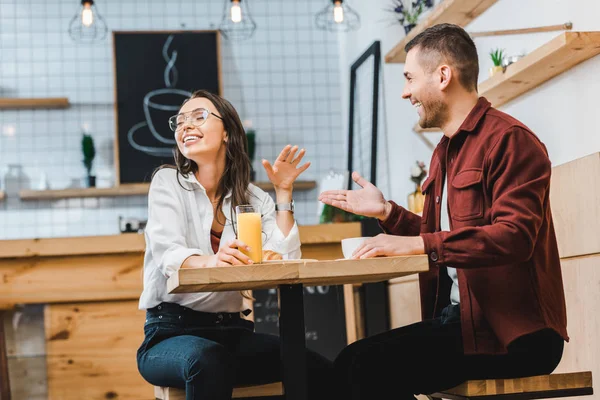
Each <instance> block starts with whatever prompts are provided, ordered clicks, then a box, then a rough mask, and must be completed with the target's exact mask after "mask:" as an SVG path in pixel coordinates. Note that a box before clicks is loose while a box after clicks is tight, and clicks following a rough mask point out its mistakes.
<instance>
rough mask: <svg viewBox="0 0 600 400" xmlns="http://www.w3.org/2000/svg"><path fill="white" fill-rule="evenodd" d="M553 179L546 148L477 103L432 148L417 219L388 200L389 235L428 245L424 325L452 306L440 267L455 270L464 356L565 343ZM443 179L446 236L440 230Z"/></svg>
mask: <svg viewBox="0 0 600 400" xmlns="http://www.w3.org/2000/svg"><path fill="white" fill-rule="evenodd" d="M550 173H551V164H550V160H549V158H548V154H547V151H546V148H545V146H544V145H543V144H542V142H541V141H540V140H539V139H538V138H537V137H536V136H535V135H534V134H533V133H532V132H531V131H530V130H529V128H527V127H526V126H525V125H523V124H522V123H521V122H519V121H518V120H516V119H515V118H512V117H511V116H509V115H507V114H505V113H503V112H500V111H498V110H496V109H494V108H492V107H491V105H490V103H489V102H488V101H487V100H486V99H485V98H483V97H482V98H480V99H479V101H478V102H477V105H476V106H475V107H474V108H473V110H472V111H471V113H470V114H469V116H468V117H467V118H466V119H465V121H464V122H463V124H462V125H461V127H460V128H459V130H458V132H457V133H456V134H455V135H454V136H453V137H452V138H451V139H449V138H448V137H446V136H444V137H443V138H442V140H441V141H440V143H439V144H438V146H437V147H436V149H435V150H434V153H433V156H432V159H431V163H430V172H429V177H428V178H427V179H426V180H425V182H424V183H423V186H422V187H423V192H424V193H425V194H426V196H425V207H424V209H423V216H422V217H420V216H418V215H415V214H413V213H411V212H409V211H407V210H406V209H404V208H403V207H400V206H398V205H397V204H395V203H392V204H393V209H392V213H391V215H390V216H389V218H388V219H387V220H386V221H384V222H382V226H383V228H384V229H385V230H386V232H388V233H391V234H394V235H404V236H417V235H419V234H420V235H421V236H422V238H423V241H424V242H425V252H426V254H427V255H428V256H429V267H430V270H429V271H428V272H425V273H422V274H420V276H419V283H420V290H421V313H422V317H423V318H424V319H428V318H434V317H437V316H439V315H440V312H441V310H442V309H443V308H444V307H445V306H446V305H448V304H449V303H450V289H451V286H452V281H451V279H450V278H449V277H448V276H447V273H446V266H450V267H454V268H456V269H457V274H458V282H459V291H460V311H461V322H462V336H463V344H464V351H465V354H500V353H506V351H507V346H508V345H509V344H510V343H511V342H512V341H514V340H515V339H517V338H518V337H520V336H522V335H525V334H528V333H532V332H535V331H538V330H540V329H544V328H551V329H553V330H555V331H556V332H558V333H559V334H560V335H561V336H562V337H563V338H564V339H565V340H568V336H567V328H566V326H567V316H566V306H565V296H564V290H563V281H562V274H561V268H560V258H559V255H558V247H557V244H556V236H555V234H554V226H553V222H552V214H551V211H550V203H549V193H550ZM444 176H447V177H448V188H447V196H448V214H449V220H450V228H451V230H450V231H449V232H447V231H446V232H441V231H440V216H441V212H440V206H441V204H440V203H441V202H440V195H441V193H442V185H443V183H444V182H443V181H444Z"/></svg>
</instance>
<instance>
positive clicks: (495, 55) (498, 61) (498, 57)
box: [490, 49, 504, 77]
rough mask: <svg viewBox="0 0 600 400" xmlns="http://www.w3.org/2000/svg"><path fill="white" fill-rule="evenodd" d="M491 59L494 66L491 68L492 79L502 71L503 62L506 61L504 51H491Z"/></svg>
mask: <svg viewBox="0 0 600 400" xmlns="http://www.w3.org/2000/svg"><path fill="white" fill-rule="evenodd" d="M490 57H491V58H492V62H493V63H494V66H493V67H491V68H490V77H491V76H494V75H495V74H497V73H498V72H501V71H502V69H503V68H502V62H503V61H504V50H503V49H494V50H492V51H490Z"/></svg>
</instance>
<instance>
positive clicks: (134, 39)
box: [113, 31, 221, 184]
mask: <svg viewBox="0 0 600 400" xmlns="http://www.w3.org/2000/svg"><path fill="white" fill-rule="evenodd" d="M113 46H114V57H115V63H114V65H115V96H116V99H115V104H116V105H115V107H116V118H117V132H116V138H115V160H116V161H117V183H119V184H126V183H142V182H148V181H149V180H150V177H151V175H152V172H153V171H154V169H155V168H156V167H158V166H160V165H162V164H165V163H169V164H172V163H173V155H172V149H173V147H174V145H175V139H174V137H173V132H172V131H171V130H170V129H169V124H168V119H169V117H170V116H171V115H174V114H177V111H178V110H179V108H180V107H181V104H182V103H183V101H184V100H185V99H186V98H187V97H189V95H190V94H191V92H193V91H194V90H198V89H205V90H209V91H211V92H213V93H217V94H220V84H221V79H220V68H219V33H218V32H217V31H183V32H181V31H178V32H162V31H161V32H114V33H113Z"/></svg>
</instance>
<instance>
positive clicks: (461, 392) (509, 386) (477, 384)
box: [428, 371, 594, 400]
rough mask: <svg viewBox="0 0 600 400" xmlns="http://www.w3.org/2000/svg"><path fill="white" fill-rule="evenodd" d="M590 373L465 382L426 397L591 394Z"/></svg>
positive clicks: (518, 399) (518, 398)
mask: <svg viewBox="0 0 600 400" xmlns="http://www.w3.org/2000/svg"><path fill="white" fill-rule="evenodd" d="M593 393H594V390H593V389H592V373H591V372H589V371H587V372H574V373H569V374H552V375H540V376H532V377H529V378H517V379H487V380H477V381H467V382H465V383H463V384H462V385H459V386H457V387H455V388H453V389H448V390H445V391H443V392H440V393H434V394H432V395H430V396H428V397H429V398H430V399H450V400H463V399H464V400H474V399H510V400H524V399H549V398H553V397H575V396H587V395H590V394H593Z"/></svg>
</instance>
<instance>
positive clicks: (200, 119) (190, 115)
mask: <svg viewBox="0 0 600 400" xmlns="http://www.w3.org/2000/svg"><path fill="white" fill-rule="evenodd" d="M209 115H214V116H215V117H217V118H219V119H220V120H221V121H222V120H223V118H222V117H219V116H218V115H217V114H215V113H213V112H210V111H208V110H207V109H205V108H196V109H195V110H192V111H188V112H185V113H181V114H177V115H173V116H172V117H170V118H169V128H171V130H172V131H173V132H177V131H180V130H181V129H183V126H184V125H185V124H186V121H187V120H188V119H189V120H190V122H191V124H192V125H194V126H195V127H200V126H202V125H204V123H205V122H206V120H207V119H208V117H209Z"/></svg>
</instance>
